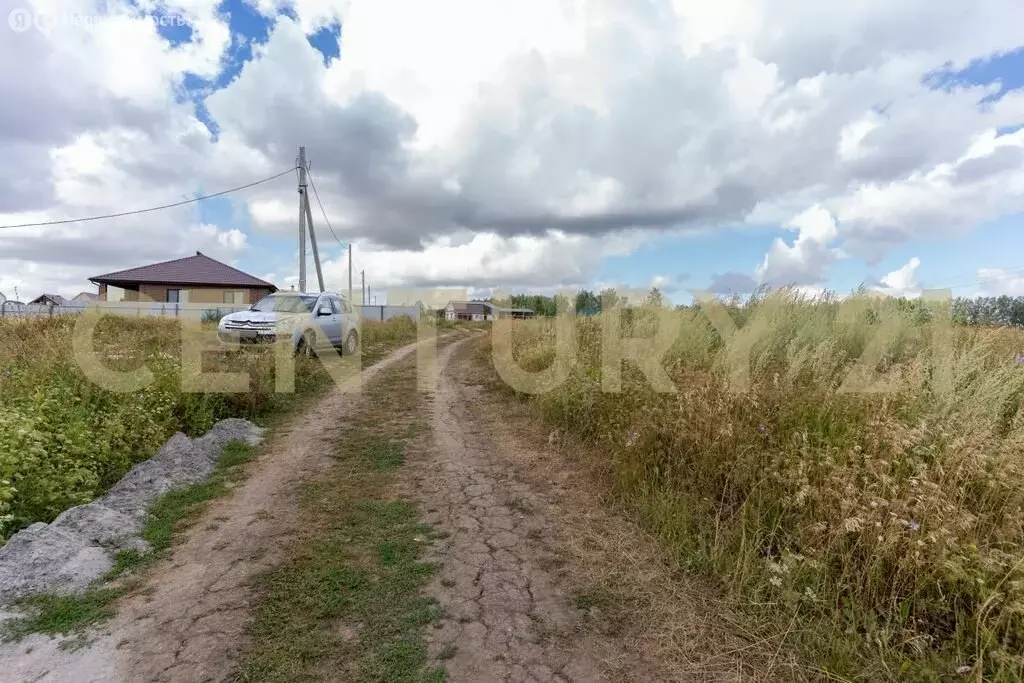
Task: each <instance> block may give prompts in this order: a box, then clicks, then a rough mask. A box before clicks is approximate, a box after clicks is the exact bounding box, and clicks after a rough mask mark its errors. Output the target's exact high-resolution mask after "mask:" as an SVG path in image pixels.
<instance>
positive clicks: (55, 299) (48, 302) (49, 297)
mask: <svg viewBox="0 0 1024 683" xmlns="http://www.w3.org/2000/svg"><path fill="white" fill-rule="evenodd" d="M28 303H29V305H30V306H31V305H33V304H36V305H42V306H67V305H68V304H70V303H71V302H70V301H68V300H67V299H65V298H64V297H62V296H61V295H60V294H43V295H42V296H37V297H36V298H35V299H32V301H29V302H28Z"/></svg>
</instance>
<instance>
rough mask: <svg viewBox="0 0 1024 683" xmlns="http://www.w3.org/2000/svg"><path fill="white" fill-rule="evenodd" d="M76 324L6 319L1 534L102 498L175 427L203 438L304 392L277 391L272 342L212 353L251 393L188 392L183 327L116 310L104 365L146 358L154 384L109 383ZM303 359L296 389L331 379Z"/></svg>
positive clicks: (214, 362) (100, 335)
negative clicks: (75, 345)
mask: <svg viewBox="0 0 1024 683" xmlns="http://www.w3.org/2000/svg"><path fill="white" fill-rule="evenodd" d="M74 324H75V319H74V318H70V317H65V318H46V319H34V320H33V319H30V320H0V340H2V344H0V538H6V537H7V536H9V535H10V534H11V533H13V532H14V531H17V530H18V529H20V528H22V527H24V526H27V525H29V524H32V523H33V522H37V521H50V520H52V519H53V518H54V517H56V516H57V515H58V514H60V513H61V512H62V511H64V510H65V509H67V508H68V507H70V506H73V505H78V504H81V503H85V502H88V501H89V500H92V499H93V498H95V497H96V496H98V495H100V494H102V493H103V492H104V491H105V490H106V489H108V488H109V487H110V486H112V485H113V484H114V483H116V482H117V481H118V480H119V479H120V478H121V477H122V476H124V474H125V473H126V472H127V471H128V470H129V469H130V468H131V467H132V466H133V465H134V464H136V463H138V462H140V461H142V460H145V459H147V458H149V457H151V456H152V455H153V453H154V452H155V451H156V450H157V449H158V448H159V447H160V446H161V445H162V444H163V443H164V442H165V441H166V440H167V439H168V438H169V437H170V436H171V435H172V434H173V433H174V432H176V431H183V432H185V433H186V434H188V435H189V436H198V435H201V434H203V433H204V432H206V431H207V430H208V429H209V428H210V427H211V426H213V424H214V423H215V422H216V421H218V420H221V419H223V418H226V417H243V418H250V419H259V418H261V417H263V416H265V415H268V414H269V413H272V412H275V411H277V410H280V409H281V408H283V407H285V406H287V405H288V404H289V403H291V402H292V401H294V399H295V396H294V395H291V394H277V393H275V392H274V359H273V350H272V349H266V348H259V349H247V350H245V351H244V352H241V353H223V352H214V353H210V354H207V357H206V358H204V369H223V370H225V371H236V372H239V371H242V372H248V373H249V374H250V376H251V383H250V389H249V391H248V392H245V393H238V394H221V393H186V392H183V391H182V390H181V370H180V363H179V360H178V359H179V357H180V339H181V328H180V327H179V325H178V323H177V322H175V321H167V320H159V319H141V320H136V319H130V318H119V317H113V316H110V317H106V318H104V319H103V320H102V321H101V323H100V325H99V328H98V330H97V333H96V337H95V342H96V343H95V346H96V348H97V350H98V351H99V352H100V354H101V356H102V357H103V358H104V362H105V363H106V364H107V365H108V366H109V367H111V368H113V369H119V370H128V369H132V368H135V367H139V366H140V365H141V364H143V363H145V365H146V366H147V367H148V368H149V369H150V370H151V372H152V373H153V376H154V380H153V382H152V383H151V384H150V385H149V386H147V387H146V388H145V389H143V390H141V391H133V392H115V391H110V390H106V389H102V388H100V387H98V386H97V385H95V384H93V383H92V382H90V381H89V380H88V379H87V378H86V377H85V375H84V374H83V372H82V370H81V369H80V368H79V367H78V365H77V363H76V362H75V360H74V358H73V355H72V346H71V332H72V328H73V326H74ZM296 362H297V366H296V392H297V393H299V394H305V393H309V392H311V391H313V390H315V389H316V388H318V387H322V386H326V384H327V383H328V381H329V379H328V378H327V375H326V373H325V372H324V371H323V369H322V367H321V366H320V365H319V364H318V363H317V362H316V361H315V360H309V359H305V358H299V359H296Z"/></svg>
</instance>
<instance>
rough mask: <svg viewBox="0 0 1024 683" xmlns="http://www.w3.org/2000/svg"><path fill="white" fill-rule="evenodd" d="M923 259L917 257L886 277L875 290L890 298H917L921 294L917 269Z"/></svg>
mask: <svg viewBox="0 0 1024 683" xmlns="http://www.w3.org/2000/svg"><path fill="white" fill-rule="evenodd" d="M920 265H921V259H919V258H917V257H916V256H914V257H912V258H911V259H910V260H909V261H907V262H906V263H904V264H903V265H902V266H900V267H899V268H897V269H896V270H894V271H892V272H891V273H888V274H887V275H885V276H884V277H883V278H882V280H881V284H880V285H879V286H877V287H874V288H873V289H874V290H875V291H877V292H882V293H883V294H887V295H889V296H896V297H907V298H915V297H917V296H920V294H921V283H920V282H918V280H917V269H918V268H919V267H920Z"/></svg>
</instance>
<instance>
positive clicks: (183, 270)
mask: <svg viewBox="0 0 1024 683" xmlns="http://www.w3.org/2000/svg"><path fill="white" fill-rule="evenodd" d="M89 281H90V282H92V283H93V284H95V285H97V286H98V287H99V300H100V301H114V300H121V301H157V302H168V303H182V304H184V303H196V304H227V305H236V306H242V305H246V306H247V305H250V304H254V303H256V302H257V301H259V300H260V299H262V298H263V297H265V296H267V295H268V294H273V293H274V292H276V291H277V287H276V286H274V285H273V284H271V283H269V282H267V281H265V280H261V279H259V278H257V277H254V276H252V275H249V274H248V273H243V272H242V271H240V270H238V269H237V268H233V267H231V266H229V265H228V264H226V263H221V262H220V261H217V260H215V259H212V258H210V257H209V256H206V255H205V254H203V253H202V252H198V251H197V252H196V255H195V256H189V257H186V258H180V259H175V260H173V261H163V262H162V263H154V264H153V265H149V266H140V267H138V268H129V269H128V270H120V271H117V272H116V273H107V274H106V275H97V276H95V277H91V278H89ZM114 289H116V290H118V298H117V299H115V298H114V297H111V296H109V295H110V294H111V290H114Z"/></svg>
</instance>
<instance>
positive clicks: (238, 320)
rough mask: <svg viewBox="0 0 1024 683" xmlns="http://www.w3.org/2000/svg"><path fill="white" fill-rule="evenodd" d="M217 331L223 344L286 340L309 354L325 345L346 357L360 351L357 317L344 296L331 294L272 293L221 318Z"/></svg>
mask: <svg viewBox="0 0 1024 683" xmlns="http://www.w3.org/2000/svg"><path fill="white" fill-rule="evenodd" d="M217 332H218V334H219V336H220V339H221V341H222V342H224V343H236V342H242V343H258V342H275V341H278V340H280V339H282V338H286V339H290V340H291V344H292V348H293V349H294V350H295V352H296V353H306V354H309V355H312V354H314V353H316V350H317V349H318V348H323V347H325V346H326V345H328V344H330V345H331V346H335V347H339V348H341V350H342V353H344V354H349V355H351V354H354V353H355V352H356V351H357V350H358V349H359V316H358V315H357V314H356V313H355V311H354V310H353V309H352V305H351V304H350V303H349V302H348V300H347V299H346V298H345V297H343V296H341V295H339V294H333V293H330V292H324V293H322V294H317V293H305V292H277V293H276V294H271V295H270V296H267V297H264V298H263V299H260V300H259V301H258V302H256V303H255V304H253V305H252V308H250V309H249V310H248V311H239V312H237V313H232V314H230V315H226V316H224V317H223V318H221V320H220V323H219V324H218V325H217Z"/></svg>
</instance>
